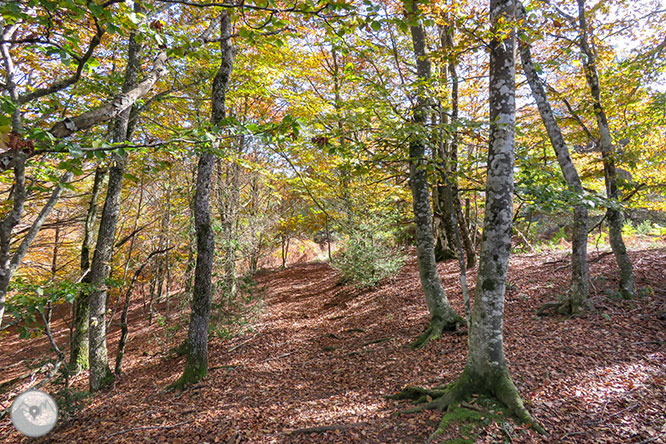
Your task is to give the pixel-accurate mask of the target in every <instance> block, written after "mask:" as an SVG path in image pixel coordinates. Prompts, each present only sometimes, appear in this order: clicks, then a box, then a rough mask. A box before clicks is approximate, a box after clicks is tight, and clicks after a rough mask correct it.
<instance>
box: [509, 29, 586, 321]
mask: <svg viewBox="0 0 666 444" xmlns="http://www.w3.org/2000/svg"><path fill="white" fill-rule="evenodd" d="M519 49H520V58H521V61H522V65H523V71H524V72H525V77H527V81H528V83H529V85H530V88H531V90H532V96H533V97H534V99H535V100H536V103H537V107H538V109H539V113H540V114H541V120H542V122H543V124H544V126H545V127H546V131H547V132H548V137H549V138H550V143H551V145H552V146H553V150H554V151H555V154H556V156H557V161H558V163H559V164H560V169H561V170H562V175H563V176H564V180H565V181H566V182H567V185H568V186H569V187H570V188H571V189H573V190H574V191H575V192H576V194H578V197H579V198H582V196H583V195H584V193H585V191H584V190H583V184H582V182H581V180H580V176H579V175H578V171H577V170H576V166H575V165H574V163H573V161H572V160H571V155H570V153H569V149H568V148H567V145H566V143H565V141H564V137H563V136H562V131H561V130H560V126H559V125H558V124H557V121H556V120H555V116H554V115H553V110H552V108H551V107H550V103H549V101H548V96H546V91H545V89H544V87H543V83H542V82H541V79H539V76H538V74H537V72H536V70H535V69H534V64H533V63H532V54H531V51H530V45H529V43H528V42H527V41H525V40H524V39H520V41H519ZM573 221H574V223H573V235H572V239H571V240H572V242H571V248H572V253H571V284H570V286H569V292H568V294H567V301H566V304H565V306H563V310H562V311H563V312H565V313H571V314H578V313H580V312H581V311H582V310H584V309H586V308H590V307H591V302H590V300H589V277H588V274H589V272H588V269H589V266H588V262H587V207H585V205H584V204H582V203H581V204H577V205H574V209H573Z"/></svg>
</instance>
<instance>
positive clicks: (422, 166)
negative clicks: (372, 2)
mask: <svg viewBox="0 0 666 444" xmlns="http://www.w3.org/2000/svg"><path fill="white" fill-rule="evenodd" d="M408 7H409V8H412V13H413V14H417V13H418V3H417V2H416V1H413V2H411V3H410V4H409V5H408ZM410 31H411V35H412V42H413V45H414V55H415V58H416V66H417V75H418V80H419V82H427V81H428V80H429V79H430V73H431V65H430V60H429V59H428V56H427V55H426V52H425V49H426V45H425V34H424V31H423V27H422V26H420V25H416V26H411V27H410ZM413 121H414V123H416V124H418V125H423V126H425V124H426V123H427V121H428V99H427V93H426V91H424V89H423V87H421V90H420V92H419V94H418V97H417V106H416V108H415V109H414V113H413ZM409 180H410V187H411V190H412V198H413V208H414V223H415V225H416V256H417V260H418V267H419V276H420V278H421V285H422V287H423V292H424V294H425V299H426V304H427V306H428V311H429V312H430V327H429V328H428V329H427V330H426V332H425V333H424V334H423V335H421V336H420V337H419V338H418V339H417V341H416V342H415V343H414V344H413V346H414V347H416V348H420V347H423V346H425V345H426V344H427V343H428V342H429V341H430V340H432V339H437V338H439V337H440V336H441V334H442V331H444V330H455V329H456V328H457V327H458V325H459V324H461V323H462V322H463V320H462V319H461V318H460V316H458V315H457V314H456V312H455V311H454V310H453V308H452V307H451V304H450V303H449V300H448V298H447V297H446V293H445V292H444V288H443V287H442V282H441V280H440V278H439V275H438V274H437V262H436V261H435V245H434V238H433V232H432V216H431V213H430V190H429V187H428V175H427V171H426V158H425V138H424V137H422V136H415V137H413V139H412V141H411V142H410V144H409Z"/></svg>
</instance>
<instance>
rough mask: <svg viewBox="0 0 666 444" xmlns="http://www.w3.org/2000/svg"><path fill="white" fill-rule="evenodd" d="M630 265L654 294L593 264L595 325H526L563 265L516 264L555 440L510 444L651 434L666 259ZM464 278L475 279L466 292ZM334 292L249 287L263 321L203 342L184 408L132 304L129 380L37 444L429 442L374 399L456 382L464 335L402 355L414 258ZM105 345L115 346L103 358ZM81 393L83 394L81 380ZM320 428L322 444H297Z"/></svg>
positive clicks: (418, 304) (316, 277)
mask: <svg viewBox="0 0 666 444" xmlns="http://www.w3.org/2000/svg"><path fill="white" fill-rule="evenodd" d="M632 258H633V259H634V261H635V263H636V266H637V271H638V272H637V276H638V280H639V287H646V286H650V287H651V288H652V292H647V293H646V296H644V297H641V298H637V299H635V300H633V301H624V300H618V299H614V298H611V297H608V292H609V291H610V290H611V289H613V288H615V286H616V282H615V280H614V270H615V268H614V264H613V261H612V257H604V258H603V259H602V260H600V261H598V262H595V263H594V264H593V267H592V276H593V280H592V282H593V284H594V290H595V292H596V293H595V303H596V304H597V306H598V307H599V311H598V312H597V313H592V314H589V315H586V316H584V317H582V318H577V319H564V318H559V317H552V318H543V319H539V318H537V317H536V316H535V315H534V313H535V310H536V308H538V307H539V306H540V305H541V304H542V303H544V302H547V301H551V300H553V299H554V298H555V297H556V295H557V294H558V293H559V292H561V291H563V289H564V288H565V287H566V283H567V280H568V269H567V268H566V267H563V265H565V264H566V262H564V261H563V260H564V259H565V255H564V254H562V253H554V254H551V255H545V254H542V255H523V256H514V257H513V258H512V260H511V265H510V270H509V282H510V286H509V287H510V291H509V292H508V294H507V298H506V299H507V301H506V316H505V317H506V321H505V343H506V347H505V349H506V354H507V358H508V361H509V365H510V367H511V370H512V374H513V377H514V380H515V382H516V384H517V386H518V388H519V390H520V392H521V394H522V395H523V398H524V399H525V401H526V402H527V405H528V406H529V408H530V410H531V411H532V413H533V414H534V415H535V416H536V417H537V418H538V419H539V420H540V421H542V422H543V423H544V425H545V426H546V427H547V428H548V429H549V430H550V432H551V436H550V438H548V439H544V438H542V437H537V436H536V435H534V434H533V433H532V432H531V431H519V430H515V431H514V432H513V442H514V443H543V442H553V443H555V442H567V443H589V442H597V443H621V442H639V441H641V440H642V439H649V438H650V437H653V436H659V435H655V434H658V433H661V430H660V429H661V427H663V425H664V424H665V423H666V414H665V413H664V412H665V411H666V387H665V386H666V384H664V383H665V382H666V346H665V345H664V344H665V343H666V328H665V327H666V323H665V322H664V320H663V319H662V318H660V316H662V314H663V311H664V309H665V308H666V276H665V275H664V272H663V270H664V269H666V249H657V250H644V251H638V252H633V253H632ZM557 260H560V262H554V261H557ZM439 272H440V276H441V277H442V280H443V282H444V286H445V287H446V289H447V292H448V294H449V297H450V298H451V300H452V303H453V305H454V307H455V308H456V310H458V311H459V312H462V306H461V304H462V301H461V297H460V290H459V283H458V269H457V265H456V264H455V261H451V262H447V263H443V264H440V265H439ZM474 277H475V271H474V270H471V271H470V273H469V281H470V284H472V286H473V283H474ZM337 280H338V278H337V276H336V275H335V272H334V271H333V270H331V269H330V267H329V266H328V265H326V264H302V265H295V266H292V267H289V268H287V269H285V270H278V271H273V272H267V273H263V274H260V275H259V276H257V278H256V281H257V284H258V287H259V288H262V289H263V290H262V292H263V304H264V308H263V310H262V311H261V313H260V314H259V316H258V318H257V319H256V321H255V323H254V325H253V329H254V331H253V332H248V333H247V334H245V335H244V336H242V337H236V338H232V339H228V340H220V339H211V345H210V366H211V371H210V373H209V376H208V377H206V378H205V379H204V380H203V381H202V382H201V383H199V384H197V385H196V386H194V387H192V388H190V389H189V390H187V391H185V392H181V393H164V392H163V390H162V389H163V388H164V387H165V386H167V385H168V384H169V383H171V382H173V381H174V380H175V379H176V378H178V376H179V375H180V372H181V371H182V368H183V358H170V357H168V356H166V355H164V353H163V351H164V350H165V349H167V348H168V346H169V345H173V344H176V343H177V342H178V341H179V340H182V338H183V337H184V334H185V333H186V332H185V331H184V330H181V331H180V332H178V333H177V334H176V336H175V337H173V338H171V341H170V342H169V343H167V342H163V341H166V339H164V338H165V336H164V335H163V334H164V332H165V331H166V329H165V328H159V327H158V326H157V325H156V324H155V323H153V325H152V326H149V325H148V324H147V322H146V321H145V314H144V315H142V311H141V305H140V301H136V304H135V307H134V314H133V316H134V321H132V325H133V326H134V327H133V328H134V330H133V332H134V333H133V335H132V336H131V341H130V345H129V349H128V356H127V364H126V373H125V374H124V375H123V376H122V377H121V378H120V379H119V380H118V381H117V383H116V385H115V386H114V387H113V388H111V389H110V390H108V391H107V392H104V393H101V394H99V395H98V396H97V397H95V398H94V399H92V400H91V401H90V402H89V403H88V404H87V405H86V406H85V407H84V408H83V409H82V410H81V411H80V412H79V413H78V415H77V417H76V419H74V420H72V421H70V422H69V423H62V424H60V425H59V426H58V428H57V429H56V430H55V431H54V432H53V433H52V434H50V435H49V436H48V437H45V438H44V439H42V440H40V441H35V442H44V443H46V442H53V443H61V442H62V443H65V442H67V443H70V442H72V443H84V442H95V443H115V442H127V443H138V442H150V443H169V444H190V443H202V444H203V443H257V444H258V443H262V444H263V443H319V442H336V443H376V444H388V443H395V444H398V443H403V444H411V443H422V442H424V441H425V440H426V439H427V437H428V436H429V434H430V433H432V431H434V430H435V428H436V427H437V424H438V423H439V419H440V418H441V413H440V412H426V413H422V414H417V415H408V416H401V417H397V416H395V415H394V413H396V412H398V411H400V410H402V409H404V408H406V407H408V406H409V405H408V404H407V403H405V402H396V401H392V400H386V399H385V396H386V395H390V394H392V393H394V392H396V391H397V390H399V389H400V388H402V387H403V386H404V385H406V384H414V385H434V384H440V383H443V382H444V383H446V382H449V381H452V380H453V378H455V376H456V375H457V374H459V372H460V371H461V370H462V367H463V365H464V362H465V357H466V345H467V344H466V342H467V339H466V336H464V335H458V334H449V335H446V336H444V337H443V338H442V339H440V340H439V341H436V342H434V343H432V344H430V345H429V346H428V347H426V348H425V349H424V350H420V351H413V350H411V349H409V348H408V347H406V346H407V345H408V344H409V343H410V342H411V341H412V340H413V339H414V338H415V337H416V336H417V335H418V334H419V333H420V332H421V331H422V329H423V328H425V326H426V325H427V320H428V315H427V311H426V309H425V304H424V301H423V296H422V294H421V292H420V284H419V280H418V271H417V269H416V264H415V261H414V260H413V259H411V260H410V262H409V263H408V264H407V266H406V267H405V268H404V269H403V271H402V272H401V273H400V275H399V276H397V277H396V278H394V279H391V280H387V281H384V282H382V283H381V284H380V285H378V286H377V287H375V288H373V289H368V290H357V289H355V288H353V287H350V286H339V285H337ZM188 313H189V311H188V310H187V309H185V310H183V312H182V316H187V315H188ZM114 338H115V333H112V334H111V345H110V349H111V350H110V351H111V353H113V352H114V346H115V342H114V341H115V339H114ZM77 387H79V388H84V387H85V378H84V377H80V378H79V379H78V380H77ZM0 401H2V402H3V403H5V401H6V400H5V399H4V398H2V399H0ZM6 422H7V420H6V419H5V420H3V422H2V423H0V442H3V443H4V442H27V441H24V440H23V439H22V438H21V437H20V436H19V435H18V434H17V433H16V432H13V431H12V429H11V426H10V425H8V424H6ZM322 426H330V427H332V429H331V430H328V431H326V432H325V433H305V431H304V430H302V429H307V428H311V427H322ZM665 432H666V430H665ZM487 433H488V434H487V435H486V436H485V438H483V440H481V441H478V442H497V441H498V440H503V434H502V433H503V432H502V431H501V430H500V429H499V427H497V426H494V427H491V428H489V429H488V430H487ZM664 436H666V435H664ZM639 438H640V439H639ZM31 442H33V441H31ZM441 442H444V440H442V441H441ZM500 442H501V441H500ZM652 442H659V440H658V439H657V440H653V441H652Z"/></svg>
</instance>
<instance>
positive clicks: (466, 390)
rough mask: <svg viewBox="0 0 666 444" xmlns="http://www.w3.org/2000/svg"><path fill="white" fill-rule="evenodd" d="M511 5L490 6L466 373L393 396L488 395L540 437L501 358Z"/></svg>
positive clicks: (511, 118) (438, 402)
mask: <svg viewBox="0 0 666 444" xmlns="http://www.w3.org/2000/svg"><path fill="white" fill-rule="evenodd" d="M516 6H517V4H516V1H515V0H491V2H490V22H491V28H492V30H493V35H494V36H496V37H494V38H493V40H491V42H490V45H489V49H490V91H489V105H490V135H489V149H488V173H487V183H486V210H485V216H484V224H483V237H482V241H481V255H480V257H479V271H478V275H477V282H476V291H475V297H474V307H473V308H472V316H471V320H470V327H469V338H468V355H467V362H466V364H465V369H464V370H463V373H462V374H461V375H460V377H459V378H458V380H457V381H455V382H454V383H453V384H452V385H450V386H448V387H445V388H436V389H434V390H428V389H419V388H407V389H405V390H403V391H402V392H401V393H399V394H398V395H396V398H413V399H418V400H427V398H426V396H424V395H427V396H430V397H432V398H436V399H433V400H432V401H430V402H428V403H427V404H426V405H424V406H422V407H420V408H418V409H415V410H422V409H432V408H439V409H447V408H448V407H450V406H452V405H456V404H458V403H460V402H462V401H467V400H469V399H471V398H472V395H474V394H479V395H486V396H492V397H494V398H496V399H498V400H499V401H501V402H502V403H503V404H504V405H505V406H506V407H508V409H509V411H510V412H511V413H512V414H513V415H514V416H515V417H516V418H517V419H518V420H519V421H521V422H523V423H527V424H530V425H531V427H533V428H534V429H535V430H537V431H539V432H540V433H545V430H544V429H543V428H542V427H541V426H540V425H539V424H537V423H536V422H535V421H534V420H533V419H532V417H531V416H530V414H529V412H528V411H527V409H525V407H524V406H523V403H522V400H521V399H520V395H519V394H518V390H517V389H516V387H515V385H514V384H513V381H512V380H511V376H510V374H509V369H508V367H507V365H506V360H505V358H504V338H503V318H504V294H505V290H506V273H507V268H508V263H509V255H510V253H511V223H512V215H513V187H514V186H513V168H514V143H515V117H516V112H515V109H516V108H515V87H516V85H515V75H516V69H515V56H514V46H515V32H513V30H511V29H507V28H508V26H514V27H515V13H516ZM500 28H501V32H500V31H499V29H500ZM500 39H501V40H500ZM442 425H443V424H442ZM441 430H443V427H440V428H438V430H437V431H436V432H435V434H433V436H431V439H430V441H432V440H434V438H435V437H436V436H437V435H438V434H439V433H441Z"/></svg>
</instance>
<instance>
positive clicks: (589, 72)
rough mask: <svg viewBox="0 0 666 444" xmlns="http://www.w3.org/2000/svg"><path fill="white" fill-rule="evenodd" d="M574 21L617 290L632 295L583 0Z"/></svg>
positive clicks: (612, 157)
mask: <svg viewBox="0 0 666 444" xmlns="http://www.w3.org/2000/svg"><path fill="white" fill-rule="evenodd" d="M578 23H579V26H580V37H579V39H578V41H579V45H580V49H581V52H582V53H583V55H584V57H583V67H584V70H585V79H586V80H587V85H588V86H589V88H590V93H591V95H592V100H593V108H594V115H595V117H596V119H597V125H598V127H599V148H600V150H601V157H602V160H603V165H604V178H605V179H606V195H607V197H608V200H609V201H611V202H610V204H609V206H608V209H607V211H606V218H607V220H608V231H609V236H608V237H609V241H610V244H611V249H612V250H613V254H614V255H615V261H616V262H617V265H618V267H619V269H620V294H622V296H624V297H625V298H632V297H634V296H635V293H636V289H635V278H634V269H633V265H632V264H631V259H630V258H629V255H628V254H627V247H626V246H625V244H624V239H623V238H622V226H623V225H624V217H623V216H622V212H621V210H620V209H619V208H618V206H619V205H620V200H619V199H620V191H619V189H618V187H617V168H616V166H615V153H614V149H613V139H612V137H611V132H610V127H609V125H608V118H607V117H606V111H605V110H604V107H603V105H602V103H601V85H600V82H599V74H598V72H597V62H596V60H597V57H596V53H595V51H594V50H593V48H592V47H591V46H590V45H591V43H590V42H589V37H588V34H589V30H588V27H587V21H586V19H585V0H578Z"/></svg>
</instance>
